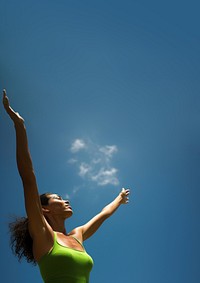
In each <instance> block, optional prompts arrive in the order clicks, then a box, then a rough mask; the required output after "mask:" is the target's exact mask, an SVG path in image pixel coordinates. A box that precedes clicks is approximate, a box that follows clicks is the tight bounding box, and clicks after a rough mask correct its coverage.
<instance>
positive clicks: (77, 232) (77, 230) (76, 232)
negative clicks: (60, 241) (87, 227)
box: [68, 226, 83, 243]
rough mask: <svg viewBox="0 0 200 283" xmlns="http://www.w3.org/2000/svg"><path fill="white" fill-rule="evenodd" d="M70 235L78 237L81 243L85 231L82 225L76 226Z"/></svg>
mask: <svg viewBox="0 0 200 283" xmlns="http://www.w3.org/2000/svg"><path fill="white" fill-rule="evenodd" d="M68 235H69V236H73V237H75V238H77V239H78V240H79V241H80V242H81V243H82V242H83V233H82V227H81V226H79V227H76V228H74V229H73V230H72V231H71V232H70V233H69V234H68Z"/></svg>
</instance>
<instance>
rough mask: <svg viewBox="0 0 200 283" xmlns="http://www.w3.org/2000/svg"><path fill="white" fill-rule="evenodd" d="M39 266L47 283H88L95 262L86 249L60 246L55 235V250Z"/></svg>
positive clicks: (44, 257) (43, 258)
mask: <svg viewBox="0 0 200 283" xmlns="http://www.w3.org/2000/svg"><path fill="white" fill-rule="evenodd" d="M75 239H76V238H75ZM76 240H77V239H76ZM77 241H78V240H77ZM78 242H79V241H78ZM79 243H80V242H79ZM80 244H81V243H80ZM81 245H82V244H81ZM38 266H39V268H40V273H41V275H42V278H43V280H44V282H45V283H88V282H89V275H90V271H91V269H92V266H93V260H92V258H91V257H90V256H89V255H88V254H87V253H86V251H85V249H84V251H78V250H75V249H72V248H68V247H65V246H62V245H60V244H59V243H58V242H57V235H56V233H54V245H53V248H52V249H51V251H49V252H48V253H47V254H45V255H44V256H43V257H42V258H41V259H40V260H39V262H38Z"/></svg>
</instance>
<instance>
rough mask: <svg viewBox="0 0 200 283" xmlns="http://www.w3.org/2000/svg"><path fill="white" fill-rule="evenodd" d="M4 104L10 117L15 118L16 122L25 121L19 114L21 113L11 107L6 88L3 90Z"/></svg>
mask: <svg viewBox="0 0 200 283" xmlns="http://www.w3.org/2000/svg"><path fill="white" fill-rule="evenodd" d="M3 106H4V108H5V110H6V112H7V113H8V115H9V116H10V118H11V119H12V120H13V122H14V123H19V122H22V123H23V122H24V119H23V118H22V117H21V116H20V115H19V113H17V112H15V111H14V110H13V109H12V108H11V107H10V103H9V99H8V97H7V95H6V90H5V89H4V90H3Z"/></svg>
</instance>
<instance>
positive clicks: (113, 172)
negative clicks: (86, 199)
mask: <svg viewBox="0 0 200 283" xmlns="http://www.w3.org/2000/svg"><path fill="white" fill-rule="evenodd" d="M83 149H84V155H83V154H82V152H81V151H82V150H83ZM117 151H118V148H117V146H116V145H104V146H99V145H97V144H95V143H94V142H92V141H85V140H83V139H80V138H78V139H75V140H74V141H73V142H72V144H71V147H70V152H71V154H72V157H71V159H70V160H69V163H70V164H71V165H73V166H75V167H76V169H77V171H78V172H77V173H78V175H79V176H80V177H81V178H83V179H85V180H88V181H92V182H95V183H96V184H97V185H99V186H106V185H109V184H110V185H114V186H116V185H118V184H119V180H118V177H117V172H118V170H117V168H115V167H114V166H113V164H112V158H113V155H114V154H115V153H117Z"/></svg>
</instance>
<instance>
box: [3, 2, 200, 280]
mask: <svg viewBox="0 0 200 283" xmlns="http://www.w3.org/2000/svg"><path fill="white" fill-rule="evenodd" d="M199 8H200V7H199V2H198V1H193V0H192V1H190V2H189V1H178V0H173V1H170V0H169V1H155V0H153V1H147V0H146V1H145V0H143V1H142V0H140V1H139V0H138V1H126V0H125V1H116V0H115V1H111V0H107V1H91V0H85V1H76V0H74V1H64V0H63V1H61V0H60V1H52V0H48V1H47V0H42V1H30V0H26V1H25V0H21V1H13V0H2V1H1V4H0V38H1V42H0V88H1V89H3V88H6V89H7V93H8V96H9V98H10V101H11V104H12V106H13V107H14V109H16V110H17V111H19V112H20V114H21V115H22V116H23V117H24V118H25V121H26V125H27V131H28V136H29V145H30V148H31V154H32V158H33V162H34V167H35V172H36V175H37V180H38V186H39V190H40V192H41V193H42V192H45V191H53V192H58V193H59V194H61V195H63V196H65V195H69V196H70V201H71V204H72V206H73V208H74V215H73V217H72V218H71V219H70V220H69V223H67V229H68V230H70V229H72V228H73V227H75V226H78V225H80V224H83V223H84V222H85V221H87V220H88V219H90V218H91V217H92V216H93V215H95V214H96V213H97V212H98V211H100V210H101V209H102V208H103V206H104V205H105V204H107V203H108V202H110V201H111V200H112V199H113V198H114V197H115V196H116V195H117V194H118V192H119V191H120V189H121V187H130V188H131V196H130V203H129V204H128V205H127V206H122V207H120V209H119V210H118V211H117V212H116V213H115V214H114V215H113V216H112V217H111V218H110V219H109V220H107V221H106V222H105V223H104V224H103V226H102V227H101V228H100V230H99V231H98V232H97V233H96V234H95V235H94V237H92V238H91V239H89V240H88V241H87V242H86V243H85V246H86V248H87V251H88V253H89V254H90V255H91V256H92V257H93V259H94V262H95V265H94V268H93V271H92V273H91V283H102V282H104V283H121V282H126V283H132V282H135V283H199V282H200V269H199V263H200V256H199V255H200V244H199V239H200V222H199V216H200V215H199V212H200V206H199V199H200V187H199V183H200V114H199V113H200V107H199V106H200V78H199V74H200V52H199V50H200V17H199ZM0 136H1V139H0V146H1V149H0V151H1V155H0V156H1V158H0V166H1V167H0V168H1V170H0V180H1V182H0V186H1V198H0V215H1V216H0V221H1V226H0V227H1V228H0V237H1V244H0V246H1V259H2V261H1V278H2V277H3V278H4V279H3V281H2V282H7V283H11V282H17V283H23V282H29V283H35V282H38V283H39V282H42V280H41V278H40V274H39V271H38V268H37V267H32V266H31V265H29V264H27V263H26V262H25V261H23V262H22V263H21V264H19V263H18V261H17V259H16V258H15V257H14V256H13V255H12V254H11V251H10V248H9V237H8V225H7V224H8V222H9V221H10V220H11V219H12V216H13V215H19V216H20V215H25V210H24V204H23V190H22V185H21V181H20V178H19V176H18V173H17V168H16V162H15V134H14V129H13V125H12V122H11V121H10V120H9V118H8V117H7V115H6V113H5V112H4V109H3V107H2V106H0ZM77 138H79V139H83V140H90V141H92V143H93V144H95V145H97V146H105V145H115V146H116V147H117V149H118V151H117V152H116V153H115V154H114V155H113V157H112V160H110V167H114V168H117V169H118V171H117V176H116V177H117V178H118V181H119V184H118V185H117V186H116V185H113V184H107V185H105V186H102V185H101V186H100V185H98V184H97V183H96V182H95V181H92V180H90V178H81V176H79V174H78V168H77V167H76V166H75V164H73V163H72V162H69V160H71V159H72V158H74V156H73V154H72V152H71V151H70V146H71V144H72V142H73V141H74V140H75V139H77ZM91 154H92V153H91ZM79 158H81V160H83V161H84V158H86V157H85V156H81V157H79ZM90 158H92V156H90ZM1 280H2V279H1Z"/></svg>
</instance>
